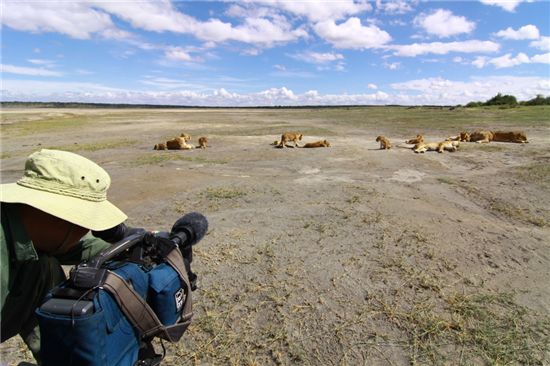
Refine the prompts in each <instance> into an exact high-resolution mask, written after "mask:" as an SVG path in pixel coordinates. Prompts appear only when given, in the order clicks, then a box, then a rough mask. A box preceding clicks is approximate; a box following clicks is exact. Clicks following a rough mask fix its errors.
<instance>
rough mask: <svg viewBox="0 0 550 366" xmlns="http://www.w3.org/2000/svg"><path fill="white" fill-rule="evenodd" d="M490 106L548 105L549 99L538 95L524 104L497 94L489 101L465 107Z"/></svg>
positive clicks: (513, 98)
mask: <svg viewBox="0 0 550 366" xmlns="http://www.w3.org/2000/svg"><path fill="white" fill-rule="evenodd" d="M491 105H499V106H510V107H515V106H518V105H550V97H544V95H542V94H539V95H537V96H536V97H535V98H533V99H530V100H527V101H524V102H518V100H517V99H516V97H515V96H513V95H502V94H501V93H498V94H497V95H495V96H494V97H492V98H491V99H489V100H488V101H486V102H470V103H468V104H466V105H465V107H466V108H471V107H482V106H491Z"/></svg>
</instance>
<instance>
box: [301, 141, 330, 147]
mask: <svg viewBox="0 0 550 366" xmlns="http://www.w3.org/2000/svg"><path fill="white" fill-rule="evenodd" d="M302 147H305V148H313V147H330V142H328V141H327V140H319V141H315V142H308V143H307V144H304V146H302Z"/></svg>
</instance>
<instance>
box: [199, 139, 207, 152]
mask: <svg viewBox="0 0 550 366" xmlns="http://www.w3.org/2000/svg"><path fill="white" fill-rule="evenodd" d="M198 147H199V148H201V149H206V148H207V147H208V138H207V137H205V136H202V137H199V146H198Z"/></svg>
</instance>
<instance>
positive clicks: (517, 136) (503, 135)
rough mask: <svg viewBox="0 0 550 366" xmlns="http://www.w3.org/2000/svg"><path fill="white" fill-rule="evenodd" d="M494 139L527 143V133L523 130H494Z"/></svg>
mask: <svg viewBox="0 0 550 366" xmlns="http://www.w3.org/2000/svg"><path fill="white" fill-rule="evenodd" d="M493 141H496V142H517V143H521V144H527V143H529V141H527V135H526V134H525V132H523V131H493Z"/></svg>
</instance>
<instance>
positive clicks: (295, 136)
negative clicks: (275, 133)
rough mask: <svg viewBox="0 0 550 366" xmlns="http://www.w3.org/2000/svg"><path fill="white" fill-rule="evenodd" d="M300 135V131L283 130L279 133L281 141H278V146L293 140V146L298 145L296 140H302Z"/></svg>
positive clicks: (283, 145)
mask: <svg viewBox="0 0 550 366" xmlns="http://www.w3.org/2000/svg"><path fill="white" fill-rule="evenodd" d="M302 137H304V135H302V134H301V133H295V132H285V133H283V134H282V135H281V141H280V142H279V145H278V146H279V147H285V146H286V143H287V142H291V141H294V146H295V147H300V146H299V145H298V141H302Z"/></svg>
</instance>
